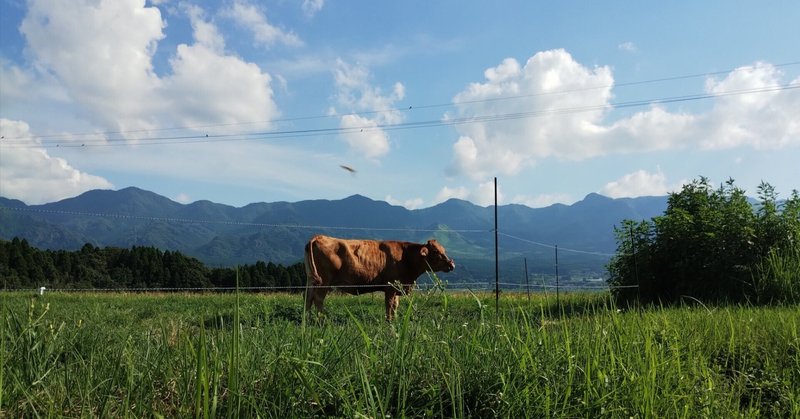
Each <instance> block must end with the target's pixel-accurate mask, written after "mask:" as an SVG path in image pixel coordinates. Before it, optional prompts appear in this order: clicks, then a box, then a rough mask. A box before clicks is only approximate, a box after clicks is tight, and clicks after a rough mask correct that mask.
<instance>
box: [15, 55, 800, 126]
mask: <svg viewBox="0 0 800 419" xmlns="http://www.w3.org/2000/svg"><path fill="white" fill-rule="evenodd" d="M798 64H800V61H790V62H786V63H780V64H772V65H771V66H772V67H775V68H780V67H790V66H795V65H798ZM736 69H737V68H732V69H727V70H720V71H714V72H707V73H693V74H683V75H678V76H669V77H660V78H655V79H647V80H637V81H630V82H622V83H615V84H607V85H599V86H589V87H582V88H576V89H563V90H556V91H551V92H537V93H530V94H526V95H511V96H503V97H497V98H488V99H476V100H470V101H461V102H458V103H454V102H443V103H437V104H427V105H426V104H422V105H417V106H412V105H409V106H406V107H395V108H387V109H381V110H369V111H363V112H349V113H332V114H326V115H309V116H299V117H291V118H277V119H271V120H265V121H249V122H230V123H216V124H202V125H186V126H181V127H177V126H175V127H164V128H154V129H137V130H118V131H102V132H83V133H62V134H48V135H40V136H35V137H36V138H41V139H44V138H69V137H79V136H96V135H101V136H107V135H123V134H136V133H141V132H165V131H180V130H193V131H196V130H198V129H206V128H219V127H231V126H243V125H259V124H272V123H277V122H294V121H303V120H314V119H332V118H340V117H343V116H349V115H353V116H355V115H370V114H379V113H389V112H409V111H412V110H413V109H432V108H445V107H454V106H457V105H463V104H476V103H488V102H497V101H506V100H516V99H525V98H531V97H538V96H551V95H560V94H567V93H577V92H583V91H589V90H598V89H607V88H611V87H630V86H639V85H644V84H651V83H661V82H666V81H675V80H686V79H692V78H699V77H709V76H716V75H721V74H729V73H731V72H733V71H735V70H736ZM23 138H27V137H17V138H8V139H11V140H13V139H23Z"/></svg>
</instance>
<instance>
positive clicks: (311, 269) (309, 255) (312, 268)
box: [303, 236, 322, 285]
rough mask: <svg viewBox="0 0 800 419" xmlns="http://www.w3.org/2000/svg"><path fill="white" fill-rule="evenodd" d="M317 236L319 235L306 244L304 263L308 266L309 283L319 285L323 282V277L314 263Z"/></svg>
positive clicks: (307, 277)
mask: <svg viewBox="0 0 800 419" xmlns="http://www.w3.org/2000/svg"><path fill="white" fill-rule="evenodd" d="M317 237H318V236H314V237H313V238H312V239H311V240H309V241H308V243H307V244H306V255H305V259H304V261H303V262H304V263H303V264H304V265H305V268H306V280H307V282H306V284H307V285H319V284H321V283H322V277H320V276H319V272H317V265H316V264H314V243H316V242H317Z"/></svg>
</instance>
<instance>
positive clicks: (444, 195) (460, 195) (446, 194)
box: [435, 186, 469, 203]
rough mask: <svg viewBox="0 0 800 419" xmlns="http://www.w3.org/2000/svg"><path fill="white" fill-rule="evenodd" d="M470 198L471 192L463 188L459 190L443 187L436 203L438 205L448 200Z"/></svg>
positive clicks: (437, 195)
mask: <svg viewBox="0 0 800 419" xmlns="http://www.w3.org/2000/svg"><path fill="white" fill-rule="evenodd" d="M468 197H469V190H468V189H467V188H465V187H463V186H459V187H457V188H450V187H448V186H444V187H442V189H440V190H439V192H438V193H437V194H436V199H435V201H436V202H437V203H439V202H444V201H447V200H448V199H452V198H456V199H467V198H468Z"/></svg>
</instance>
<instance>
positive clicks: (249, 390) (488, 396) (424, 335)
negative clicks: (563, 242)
mask: <svg viewBox="0 0 800 419" xmlns="http://www.w3.org/2000/svg"><path fill="white" fill-rule="evenodd" d="M380 297H381V296H380V295H377V296H370V295H367V296H362V297H349V296H346V297H345V296H335V295H334V296H330V297H329V300H328V301H326V303H327V304H326V305H327V308H328V314H327V316H326V318H325V319H324V321H321V322H318V323H315V322H310V323H309V324H305V325H304V316H303V308H302V307H303V304H302V301H300V300H301V298H299V297H297V296H288V295H277V296H260V295H252V294H250V295H247V294H243V295H173V294H170V295H105V294H104V295H101V294H88V295H78V294H50V295H45V296H43V297H32V296H30V295H25V294H4V295H3V298H4V303H5V304H6V309H5V312H4V316H3V326H2V342H0V348H2V360H3V372H2V374H3V375H2V395H3V396H2V397H3V398H2V404H0V408H1V409H2V412H1V413H0V416H3V417H36V416H44V417H85V416H103V417H126V416H127V417H158V416H165V417H175V416H180V417H186V416H194V417H204V418H205V417H209V418H211V417H235V416H238V417H254V416H256V415H259V416H261V417H288V416H297V417H311V416H344V417H364V416H367V417H379V416H380V417H387V416H391V417H398V416H447V417H453V416H454V417H465V416H479V417H485V416H491V417H494V416H502V417H577V416H579V417H623V416H624V417H798V416H799V415H800V390H799V389H800V336H798V323H800V310H798V307H797V306H784V307H772V308H751V307H727V308H709V309H705V308H695V307H685V308H666V309H663V308H656V309H652V310H648V311H631V312H626V311H620V310H617V309H616V307H614V306H613V305H612V304H611V303H610V300H609V299H608V297H607V296H605V295H597V294H592V295H586V294H572V295H568V296H566V297H564V298H562V299H561V302H562V307H561V310H557V309H556V307H554V306H553V305H552V303H553V302H552V301H545V300H544V299H543V298H541V297H537V298H534V299H533V301H532V302H531V303H530V304H529V303H528V302H527V298H526V297H525V296H524V295H505V296H504V298H503V299H502V300H501V307H500V316H499V317H497V318H495V317H494V316H493V315H489V316H485V315H484V314H485V313H484V312H485V310H486V309H487V307H490V308H493V304H494V301H493V298H492V296H490V295H484V294H478V295H470V294H448V293H443V292H436V293H431V294H426V293H422V294H415V295H413V296H409V297H405V298H403V299H402V300H401V301H402V303H401V308H400V311H399V313H398V314H399V315H398V318H397V320H396V321H395V322H394V323H391V324H387V323H386V322H385V321H384V320H383V298H380ZM492 314H493V313H492Z"/></svg>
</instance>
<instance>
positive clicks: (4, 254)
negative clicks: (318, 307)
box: [0, 237, 306, 291]
mask: <svg viewBox="0 0 800 419" xmlns="http://www.w3.org/2000/svg"><path fill="white" fill-rule="evenodd" d="M237 277H238V286H239V287H240V288H247V287H270V288H273V287H278V288H280V289H281V290H283V291H299V290H300V289H302V287H303V286H304V285H305V281H306V279H305V269H304V267H303V264H302V263H296V264H294V265H290V266H283V265H279V264H274V263H272V262H269V263H265V262H263V261H258V262H256V263H255V264H252V265H244V266H238V267H236V268H209V267H207V266H205V265H204V264H203V263H202V262H201V261H199V260H198V259H196V258H192V257H189V256H186V255H184V254H182V253H181V252H177V251H162V250H159V249H157V248H155V247H144V246H134V247H132V248H130V249H124V248H117V247H104V248H100V247H97V246H94V245H92V244H89V243H87V244H85V245H84V246H83V247H82V248H81V249H80V250H77V251H67V250H41V249H37V248H35V247H32V246H30V245H29V243H28V242H27V241H26V240H25V239H20V238H16V237H15V238H13V239H12V240H10V241H8V240H0V281H2V283H1V284H0V286H2V287H3V288H4V289H15V288H38V287H41V286H44V287H47V288H73V289H74V288H88V289H122V288H218V287H226V288H227V287H235V286H237Z"/></svg>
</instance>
